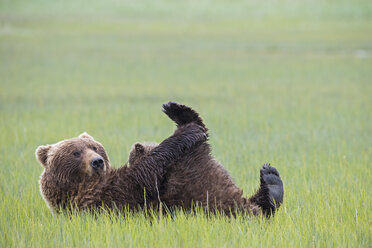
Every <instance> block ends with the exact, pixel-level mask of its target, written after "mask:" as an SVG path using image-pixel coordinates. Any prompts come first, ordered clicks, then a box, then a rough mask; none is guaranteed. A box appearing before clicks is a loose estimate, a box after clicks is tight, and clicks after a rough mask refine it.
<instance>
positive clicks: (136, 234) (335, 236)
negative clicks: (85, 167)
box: [0, 0, 372, 247]
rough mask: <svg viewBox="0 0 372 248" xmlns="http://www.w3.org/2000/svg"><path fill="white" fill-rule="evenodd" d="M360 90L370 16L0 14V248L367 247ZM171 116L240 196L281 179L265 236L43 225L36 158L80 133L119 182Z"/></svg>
mask: <svg viewBox="0 0 372 248" xmlns="http://www.w3.org/2000/svg"><path fill="white" fill-rule="evenodd" d="M371 79H372V1H367V0H357V1H345V0H340V1H331V0H324V1H320V0H316V1H307V0H306V1H288V0H287V1H285V0H269V1H257V0H252V1H207V0H202V1H119V0H109V1H96V0H94V1H84V0H78V1H44V0H43V1H42V0H35V1H23V0H22V1H18V0H12V1H5V0H0V151H1V154H0V155H1V159H0V195H1V198H2V200H1V201H0V213H1V214H0V233H2V234H3V238H2V240H1V241H0V242H1V243H0V246H2V247H8V246H17V247H22V246H36V247H40V246H43V247H45V246H53V247H56V246H61V247H64V246H78V247H80V246H83V245H90V246H97V247H101V246H151V247H156V246H157V247H165V246H172V247H175V246H184V247H195V246H196V247H198V246H199V247H216V246H220V247H223V246H229V247H232V246H241V247H247V246H250V245H251V246H262V247H269V246H274V245H275V246H283V247H287V246H295V247H298V246H320V247H331V246H336V247H340V246H347V247H357V246H360V247H370V246H372V234H371V232H372V231H371V225H372V223H371V214H372V210H371V209H372V208H371V207H372V205H371V200H372V197H371V188H372V184H371V182H372V176H371V165H372V163H371V162H372V161H371V157H372V149H371V147H372V139H371V133H372V132H371V131H372V125H371V123H372V107H371V106H372V100H371V96H372V86H371V83H372V82H371ZM170 100H172V101H178V102H181V103H184V104H187V105H190V106H192V107H193V108H195V109H196V110H198V111H199V112H200V113H201V115H202V116H203V118H204V120H205V122H206V124H207V126H208V127H209V128H210V132H211V137H210V143H211V144H212V147H213V154H214V156H215V157H216V158H217V159H218V160H219V161H221V162H222V164H224V165H225V167H226V168H227V169H228V170H229V172H231V175H232V176H233V177H234V178H235V179H236V182H237V184H238V185H239V186H241V187H242V188H243V189H244V192H245V194H246V195H249V194H251V193H253V192H254V189H256V188H257V187H258V183H259V180H258V179H259V168H260V166H261V165H262V164H263V163H266V162H271V163H272V164H273V165H274V166H276V167H277V168H278V170H279V172H280V173H281V176H282V178H283V181H284V184H285V190H286V193H285V203H284V205H283V207H282V209H281V210H280V211H279V213H278V215H277V216H276V217H275V218H274V220H270V221H262V220H252V219H250V220H242V219H239V218H238V219H236V220H226V219H225V218H216V219H207V218H205V217H203V216H196V217H190V216H188V215H187V214H186V215H182V214H181V213H180V216H178V217H176V218H175V219H173V220H171V219H169V218H165V219H163V220H162V221H159V222H156V223H153V222H151V221H149V220H148V219H147V218H144V217H143V216H141V215H139V216H132V217H130V218H129V219H125V218H122V217H120V218H116V217H115V216H111V215H107V216H106V215H105V216H101V217H98V219H96V218H94V217H92V216H89V215H78V216H73V217H64V216H60V217H53V216H52V215H51V214H50V213H49V211H48V209H47V207H46V205H45V203H44V202H43V200H42V198H41V196H40V194H39V189H38V177H39V175H40V174H41V172H42V167H41V166H40V165H39V164H38V162H37V161H36V160H35V158H34V151H35V149H36V147H37V146H38V145H42V144H47V143H55V142H57V141H59V140H61V139H65V138H70V137H74V136H77V135H78V134H80V133H81V132H83V131H87V132H88V133H90V134H91V135H92V136H93V137H95V138H96V139H97V140H98V141H100V142H101V143H102V144H103V145H104V146H105V147H106V149H107V151H108V154H109V156H110V158H111V162H112V164H113V165H115V166H119V165H121V164H124V163H125V162H126V161H127V157H128V152H129V149H130V146H131V145H132V144H133V143H134V142H136V141H143V140H154V141H158V142H160V141H161V140H163V139H164V138H165V137H167V136H168V135H170V134H171V133H172V131H173V129H174V125H173V124H172V122H171V121H170V120H169V119H167V117H166V116H165V115H164V114H162V113H161V111H160V109H161V104H162V103H165V102H168V101H170ZM102 232H103V233H105V235H102ZM201 234H202V235H201Z"/></svg>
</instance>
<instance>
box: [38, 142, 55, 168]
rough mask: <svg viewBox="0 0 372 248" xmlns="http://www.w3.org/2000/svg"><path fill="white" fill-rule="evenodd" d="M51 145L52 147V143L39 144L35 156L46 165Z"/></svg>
mask: <svg viewBox="0 0 372 248" xmlns="http://www.w3.org/2000/svg"><path fill="white" fill-rule="evenodd" d="M51 147H52V146H51V145H46V146H39V147H38V148H37V149H36V152H35V156H36V158H37V159H38V160H39V161H40V163H41V164H42V165H43V166H44V167H46V166H47V158H48V151H49V149H50V148H51Z"/></svg>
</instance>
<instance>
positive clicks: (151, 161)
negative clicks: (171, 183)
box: [128, 123, 207, 200]
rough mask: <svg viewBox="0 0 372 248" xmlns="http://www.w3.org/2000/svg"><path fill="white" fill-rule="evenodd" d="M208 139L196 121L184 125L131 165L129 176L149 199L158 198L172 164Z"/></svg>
mask: <svg viewBox="0 0 372 248" xmlns="http://www.w3.org/2000/svg"><path fill="white" fill-rule="evenodd" d="M206 140H207V135H206V134H205V129H204V128H203V127H201V126H199V125H197V124H195V123H190V124H187V125H184V126H182V127H180V128H178V129H177V130H176V132H175V133H174V134H173V135H172V136H170V137H169V138H167V139H165V140H164V141H163V142H161V143H160V144H159V146H157V147H156V148H155V149H154V150H153V151H152V152H151V153H150V154H149V155H148V156H146V158H144V159H143V160H141V161H139V162H138V164H135V165H134V166H130V167H129V168H128V170H129V178H130V179H131V181H132V183H133V185H135V188H136V189H137V190H138V191H139V192H142V193H143V192H144V190H145V191H146V197H147V199H148V200H152V199H157V196H158V194H159V187H160V184H161V182H162V181H163V179H164V175H165V173H166V172H167V168H168V167H169V165H170V164H172V163H176V162H177V161H178V160H179V159H180V158H182V157H183V156H184V154H186V153H188V152H189V151H190V150H191V149H193V148H194V147H196V146H198V145H200V144H202V143H203V142H205V141H206Z"/></svg>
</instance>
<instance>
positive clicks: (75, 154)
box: [72, 151, 81, 158]
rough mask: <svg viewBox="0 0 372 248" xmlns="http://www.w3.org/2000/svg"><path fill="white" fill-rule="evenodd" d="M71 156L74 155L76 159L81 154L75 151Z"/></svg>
mask: <svg viewBox="0 0 372 248" xmlns="http://www.w3.org/2000/svg"><path fill="white" fill-rule="evenodd" d="M72 154H73V155H74V157H75V158H78V157H80V154H81V153H80V152H78V151H75V152H73V153H72Z"/></svg>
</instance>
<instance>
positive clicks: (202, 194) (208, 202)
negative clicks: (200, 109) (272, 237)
mask: <svg viewBox="0 0 372 248" xmlns="http://www.w3.org/2000/svg"><path fill="white" fill-rule="evenodd" d="M163 109H164V112H165V113H166V114H167V115H168V116H169V117H170V118H171V119H172V120H174V121H175V122H176V124H177V125H178V128H182V127H183V126H184V125H187V124H189V123H193V122H194V123H197V124H198V125H201V126H202V127H204V128H205V126H204V123H203V121H202V119H201V118H200V117H199V115H198V113H196V112H195V111H194V110H192V109H191V108H189V107H187V106H185V105H179V104H177V103H173V102H170V103H168V104H166V105H164V106H163ZM205 130H207V129H206V128H205ZM157 145H158V144H157V143H154V142H144V143H136V144H135V145H134V146H133V147H132V149H131V152H130V155H129V161H128V165H129V167H135V166H138V165H141V161H142V160H144V159H146V157H147V156H149V155H150V154H152V152H153V151H154V149H156V148H157ZM158 200H159V201H161V202H162V203H163V204H164V205H165V207H166V208H173V207H176V206H182V207H183V208H184V209H191V208H192V205H193V204H200V205H201V206H202V207H203V208H206V209H208V211H216V210H217V211H223V212H224V213H226V214H233V215H234V214H235V213H236V212H247V213H250V214H253V215H258V214H260V213H261V212H263V213H264V214H265V215H266V216H270V215H271V214H272V213H274V212H275V210H276V208H278V207H279V206H280V205H281V203H282V201H283V184H282V181H281V179H280V177H279V174H278V172H277V170H276V169H275V168H274V167H271V166H270V165H269V164H266V165H264V166H263V168H262V169H261V185H260V189H259V190H258V191H257V193H256V194H254V195H253V196H251V197H250V198H245V197H243V191H242V190H241V189H240V188H238V187H237V186H236V185H235V183H234V181H233V179H232V178H231V177H230V175H229V174H228V172H227V171H226V170H225V169H224V168H223V166H222V165H221V164H220V163H218V162H217V161H216V160H215V159H214V158H213V157H212V156H211V155H210V146H209V144H208V143H206V142H204V143H202V144H200V145H198V146H197V147H194V148H193V149H192V150H191V151H190V153H189V154H187V156H185V157H184V159H182V160H179V161H178V163H174V164H173V165H172V166H170V167H169V169H168V172H167V173H166V174H165V177H164V181H163V182H162V183H161V185H160V187H159V199H158Z"/></svg>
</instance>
